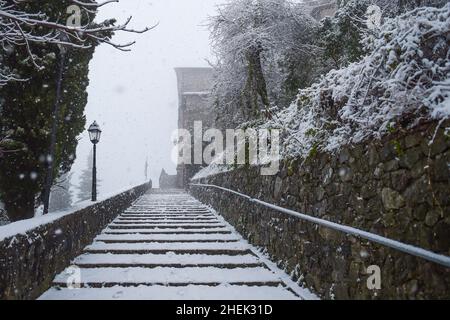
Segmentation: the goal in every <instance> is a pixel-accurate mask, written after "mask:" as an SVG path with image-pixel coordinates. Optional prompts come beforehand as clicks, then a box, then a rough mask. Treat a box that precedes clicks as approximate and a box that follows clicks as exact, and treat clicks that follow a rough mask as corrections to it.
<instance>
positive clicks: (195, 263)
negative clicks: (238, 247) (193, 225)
mask: <svg viewBox="0 0 450 320" xmlns="http://www.w3.org/2000/svg"><path fill="white" fill-rule="evenodd" d="M74 264H75V265H77V266H80V267H84V268H99V267H103V268H105V267H130V266H134V267H138V266H139V267H153V268H154V267H158V266H161V267H173V268H185V267H199V266H203V267H206V266H209V267H212V266H216V267H218V268H228V269H231V268H248V267H261V266H263V264H262V263H261V261H260V260H259V259H258V258H257V257H256V256H254V255H250V254H243V255H238V256H229V255H206V254H174V253H167V254H84V255H81V256H79V257H78V258H76V259H75V261H74Z"/></svg>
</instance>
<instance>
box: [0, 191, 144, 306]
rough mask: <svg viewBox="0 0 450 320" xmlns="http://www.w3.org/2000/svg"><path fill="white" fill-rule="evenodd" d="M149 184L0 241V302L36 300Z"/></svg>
mask: <svg viewBox="0 0 450 320" xmlns="http://www.w3.org/2000/svg"><path fill="white" fill-rule="evenodd" d="M149 188H151V183H150V184H145V185H142V186H139V187H136V188H134V189H131V190H129V191H127V192H124V193H121V194H119V195H117V196H115V197H112V198H110V199H108V200H105V201H103V202H99V203H96V204H94V205H92V206H90V207H87V208H85V209H82V210H80V211H77V212H74V213H73V214H70V215H67V216H64V217H62V218H60V219H58V220H55V221H54V222H52V223H50V224H46V225H42V226H40V227H37V228H35V229H33V230H30V231H28V232H27V233H26V234H18V235H15V236H14V237H11V238H7V239H4V240H2V241H0V300H5V299H7V300H16V299H35V298H37V297H39V296H40V295H41V294H42V293H43V292H44V291H45V290H47V289H48V288H49V287H50V285H51V283H52V281H53V279H54V277H55V276H56V275H57V274H58V273H60V272H62V271H63V270H64V269H65V268H66V267H67V266H69V264H70V263H71V261H72V259H74V258H75V257H76V256H78V255H79V254H80V253H81V252H82V250H83V248H84V247H85V246H87V245H89V244H90V243H92V241H93V239H94V238H95V236H96V235H97V234H98V233H99V232H100V231H102V230H103V229H104V228H105V227H106V226H107V225H108V224H109V223H111V221H112V220H113V219H115V218H116V217H117V216H118V215H119V214H120V213H121V212H122V211H123V210H125V209H127V208H128V207H129V206H130V205H131V203H132V202H133V201H134V200H136V199H137V198H138V197H140V196H141V195H142V194H144V193H145V192H146V191H147V190H148V189H149Z"/></svg>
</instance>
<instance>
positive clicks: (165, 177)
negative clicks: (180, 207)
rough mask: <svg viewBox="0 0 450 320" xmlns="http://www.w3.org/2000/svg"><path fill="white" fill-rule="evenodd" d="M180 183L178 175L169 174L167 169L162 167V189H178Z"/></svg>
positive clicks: (160, 180) (160, 178)
mask: <svg viewBox="0 0 450 320" xmlns="http://www.w3.org/2000/svg"><path fill="white" fill-rule="evenodd" d="M177 184H178V179H177V175H170V174H167V172H166V170H164V169H162V171H161V175H160V176H159V188H160V189H176V188H177Z"/></svg>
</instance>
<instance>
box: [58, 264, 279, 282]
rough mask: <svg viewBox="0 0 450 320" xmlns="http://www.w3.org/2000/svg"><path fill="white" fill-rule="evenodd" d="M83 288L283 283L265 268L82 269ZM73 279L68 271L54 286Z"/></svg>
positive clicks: (59, 276) (70, 269) (68, 270)
mask: <svg viewBox="0 0 450 320" xmlns="http://www.w3.org/2000/svg"><path fill="white" fill-rule="evenodd" d="M80 275H81V282H82V283H81V286H82V287H86V286H87V287H97V286H101V287H111V286H115V285H123V286H133V285H141V284H145V285H150V284H152V285H173V286H179V285H189V284H199V285H220V284H247V285H256V286H259V285H269V286H274V285H276V286H278V285H280V284H282V282H281V281H280V279H279V278H278V277H277V275H276V274H274V273H273V272H272V271H270V270H269V269H266V268H263V267H254V268H236V269H222V268H216V267H194V268H191V267H188V268H182V269H180V268H167V267H157V268H141V267H129V268H81V269H80ZM72 278H73V269H72V268H69V269H67V270H66V271H64V272H62V273H61V274H60V275H58V276H56V278H55V280H54V284H55V285H58V286H62V287H64V286H66V285H67V283H68V280H69V279H72Z"/></svg>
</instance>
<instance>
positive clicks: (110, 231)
mask: <svg viewBox="0 0 450 320" xmlns="http://www.w3.org/2000/svg"><path fill="white" fill-rule="evenodd" d="M103 233H104V234H174V233H176V234H192V233H198V234H211V233H217V234H231V231H230V230H229V229H227V228H208V229H205V228H203V229H183V228H172V229H158V228H154V229H139V228H136V229H110V228H106V229H105V230H104V231H103Z"/></svg>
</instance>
